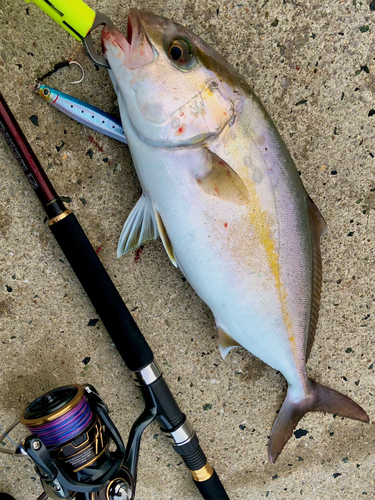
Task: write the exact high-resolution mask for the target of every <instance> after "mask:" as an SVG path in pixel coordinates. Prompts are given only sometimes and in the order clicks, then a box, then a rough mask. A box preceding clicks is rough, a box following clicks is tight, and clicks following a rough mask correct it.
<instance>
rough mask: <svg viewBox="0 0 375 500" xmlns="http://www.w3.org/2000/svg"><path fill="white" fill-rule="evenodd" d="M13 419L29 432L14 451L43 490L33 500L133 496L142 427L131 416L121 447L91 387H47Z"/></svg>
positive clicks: (111, 499)
mask: <svg viewBox="0 0 375 500" xmlns="http://www.w3.org/2000/svg"><path fill="white" fill-rule="evenodd" d="M141 420H142V419H141ZM19 422H20V423H21V424H23V425H24V426H25V427H26V428H27V429H28V430H29V431H30V432H31V435H29V436H27V437H26V438H25V439H24V440H23V442H22V445H21V446H19V448H18V449H17V450H16V453H17V454H20V453H21V454H23V455H28V456H29V457H30V458H31V459H32V461H33V462H34V464H35V470H36V472H37V474H38V476H39V478H40V481H41V483H42V486H43V489H44V493H43V494H42V495H41V496H40V497H39V499H38V500H43V499H46V498H51V499H55V500H61V499H66V500H71V499H73V498H74V499H75V500H132V499H133V498H134V493H135V476H136V468H137V462H138V454H139V441H140V437H141V434H142V432H143V430H144V428H145V425H142V423H141V422H140V419H138V420H137V422H136V424H135V425H134V426H133V428H132V433H131V436H132V438H131V439H129V443H128V447H127V450H125V447H124V443H123V441H122V439H121V436H120V435H119V433H118V431H117V429H116V427H115V425H114V423H113V422H112V420H111V419H110V417H109V415H108V409H107V407H106V405H105V404H104V402H103V400H102V399H101V398H100V396H99V395H98V393H97V391H96V390H95V388H94V387H93V386H91V385H87V386H85V387H83V386H81V385H70V386H65V387H58V388H57V389H53V390H52V391H49V392H47V393H45V394H43V395H42V396H40V397H38V398H37V399H35V400H34V401H33V402H32V403H30V404H29V405H28V406H27V408H26V409H25V410H24V412H23V413H22V415H21V416H20V419H19ZM17 423H18V422H17ZM148 423H150V422H149V421H148V422H147V425H148ZM15 425H16V424H14V425H13V426H12V427H11V429H12V428H14V426H15ZM2 437H3V436H2ZM0 440H1V439H0ZM134 444H135V448H134ZM4 451H5V450H4ZM6 452H8V453H12V452H11V451H10V450H7V451H6Z"/></svg>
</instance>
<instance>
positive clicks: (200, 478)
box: [190, 462, 214, 483]
mask: <svg viewBox="0 0 375 500" xmlns="http://www.w3.org/2000/svg"><path fill="white" fill-rule="evenodd" d="M190 472H191V473H192V475H193V479H194V481H197V482H198V483H203V482H204V481H207V479H210V477H211V476H212V474H213V473H214V470H213V468H212V467H211V465H210V464H209V463H208V462H207V463H206V465H205V466H204V467H202V468H201V469H199V470H191V471H190Z"/></svg>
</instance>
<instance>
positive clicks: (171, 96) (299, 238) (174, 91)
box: [102, 9, 368, 462]
mask: <svg viewBox="0 0 375 500" xmlns="http://www.w3.org/2000/svg"><path fill="white" fill-rule="evenodd" d="M102 43H103V46H104V50H105V55H106V57H107V59H108V62H109V65H110V67H111V72H110V76H111V78H112V82H113V84H114V87H115V90H116V93H117V98H118V102H119V108H120V114H121V120H122V125H123V127H124V131H125V134H126V137H127V139H128V144H129V149H130V152H131V155H132V158H133V161H134V165H135V168H136V170H137V174H138V177H139V180H140V183H141V185H142V190H143V193H142V196H141V198H140V199H139V201H138V202H137V204H136V206H135V207H134V208H133V210H132V212H131V214H130V215H129V217H128V219H127V221H126V222H125V225H124V229H123V231H122V234H121V237H120V241H119V246H118V254H119V255H121V254H123V253H125V252H127V251H129V250H130V249H132V248H136V247H138V246H139V245H141V244H142V243H143V242H144V241H146V240H147V239H150V238H152V237H155V236H158V235H160V237H161V239H162V241H163V244H164V247H165V249H166V251H167V253H168V255H169V258H170V259H171V261H172V262H173V264H174V265H176V266H178V267H179V268H180V269H181V271H182V272H183V273H184V275H185V276H186V278H187V279H188V281H189V283H190V284H191V285H192V287H193V288H194V290H195V291H196V292H197V294H198V295H199V296H200V297H201V299H202V300H204V302H205V303H206V304H207V305H208V306H209V308H210V309H211V311H212V313H213V315H214V318H215V322H216V327H217V332H218V337H219V345H220V350H221V352H222V354H223V356H225V355H226V354H227V352H228V351H229V350H230V349H231V348H232V347H234V346H238V345H240V346H242V347H244V348H245V349H248V350H249V351H251V352H252V353H253V354H254V355H255V356H257V357H258V358H260V359H261V360H263V361H264V362H265V363H267V364H268V365H270V366H272V367H273V368H274V369H275V370H279V371H280V372H281V373H282V374H283V376H284V377H285V379H286V381H287V383H288V391H287V394H286V397H285V400H284V403H283V405H282V407H281V409H280V411H279V413H278V415H277V418H276V420H275V423H274V425H273V428H272V431H271V436H270V440H269V444H268V454H269V459H270V461H271V462H274V461H275V460H276V459H277V457H278V455H279V454H280V452H281V450H282V448H283V447H284V445H285V443H286V442H287V441H288V439H289V438H290V436H291V435H292V433H293V429H294V428H295V427H296V425H297V423H298V422H299V420H300V419H301V418H302V417H303V415H305V414H306V413H307V412H308V411H326V412H330V413H337V414H338V415H340V416H343V417H349V418H353V419H357V420H362V421H364V422H368V416H367V415H366V413H365V412H364V410H363V409H362V408H361V407H360V406H358V405H357V404H356V403H355V402H354V401H352V400H351V399H350V398H348V397H347V396H344V395H343V394H340V393H338V392H336V391H334V390H332V389H330V388H329V387H325V386H323V385H322V384H320V383H318V382H316V381H314V380H312V379H310V378H309V376H308V374H307V370H306V359H307V358H308V356H309V353H310V350H311V347H312V344H313V341H314V336H315V330H316V325H317V321H318V310H319V302H320V289H321V281H322V274H321V267H322V266H321V255H320V237H321V236H322V234H324V233H325V231H326V224H325V221H324V219H323V217H322V215H321V214H320V212H319V210H318V208H317V207H316V206H315V204H314V203H313V201H312V200H311V198H310V197H309V196H308V194H307V193H306V191H305V188H304V186H303V185H302V182H301V179H300V177H299V175H298V172H297V169H296V167H295V165H294V162H293V159H292V157H291V156H290V154H289V152H288V150H287V148H286V146H285V144H284V141H283V140H282V138H281V137H280V134H279V133H278V131H277V129H276V127H275V125H274V123H273V122H272V120H271V118H270V117H269V115H268V113H267V111H266V110H265V109H264V107H263V106H262V104H261V103H260V102H259V99H258V98H257V97H256V96H255V95H254V92H253V91H252V90H251V88H250V87H249V86H248V84H247V83H246V82H245V81H244V80H243V78H242V77H241V76H240V75H239V74H238V73H237V72H236V71H235V69H234V68H232V67H231V66H230V65H229V64H228V62H227V61H225V60H224V59H223V58H222V57H221V56H220V55H219V54H218V53H217V52H216V51H215V50H214V49H213V48H212V47H210V46H209V45H207V44H206V43H205V42H204V41H203V40H202V39H200V38H198V37H197V36H196V35H194V33H192V32H191V31H190V30H188V29H186V28H184V27H183V26H181V25H178V24H176V23H174V22H173V21H171V20H169V19H166V18H163V17H159V16H155V15H153V14H150V13H148V12H143V11H136V10H135V9H130V11H129V19H128V39H126V38H125V37H124V36H123V35H122V34H121V33H120V32H119V31H118V30H116V29H115V28H114V27H113V26H105V27H104V29H103V31H102Z"/></svg>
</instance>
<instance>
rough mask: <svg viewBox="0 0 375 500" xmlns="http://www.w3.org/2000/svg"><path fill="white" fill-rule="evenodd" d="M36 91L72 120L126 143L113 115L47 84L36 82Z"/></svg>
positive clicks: (117, 121)
mask: <svg viewBox="0 0 375 500" xmlns="http://www.w3.org/2000/svg"><path fill="white" fill-rule="evenodd" d="M36 91H37V92H38V94H39V95H40V96H42V97H43V99H44V100H45V101H47V102H49V103H50V104H52V106H54V107H55V108H57V109H58V110H59V111H62V112H63V113H64V114H66V115H68V116H69V117H70V118H72V119H73V120H75V121H77V122H79V123H82V124H83V125H86V126H87V127H89V128H91V129H93V130H95V131H96V132H99V133H100V134H104V135H107V136H109V137H111V138H112V139H116V140H117V141H120V142H123V143H124V144H127V140H126V137H125V135H124V130H123V128H122V125H121V121H120V120H119V119H118V118H116V117H115V116H113V115H111V114H109V113H106V112H105V111H102V110H101V109H99V108H97V107H96V106H92V105H91V104H88V103H87V102H84V101H81V100H80V99H76V98H75V97H72V96H71V95H69V94H65V93H64V92H61V91H60V90H57V89H54V88H52V87H49V86H48V85H42V84H38V85H37V86H36Z"/></svg>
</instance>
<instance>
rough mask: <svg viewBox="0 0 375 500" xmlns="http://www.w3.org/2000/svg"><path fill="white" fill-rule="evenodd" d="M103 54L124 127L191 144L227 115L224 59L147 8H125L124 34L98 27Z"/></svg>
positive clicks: (154, 139)
mask: <svg viewBox="0 0 375 500" xmlns="http://www.w3.org/2000/svg"><path fill="white" fill-rule="evenodd" d="M102 45H103V52H104V54H105V57H106V58H107V59H108V62H109V65H110V67H111V78H112V81H113V83H114V87H115V90H116V93H117V96H118V101H119V105H120V111H121V118H122V121H123V126H124V129H125V132H126V133H128V132H127V130H126V129H127V127H132V129H134V131H135V132H136V133H137V134H138V136H140V137H141V138H142V139H143V140H144V141H145V142H147V143H149V144H151V145H154V146H162V147H175V146H180V145H189V144H197V143H200V142H202V141H204V140H205V139H207V138H208V137H210V136H213V135H216V134H218V133H220V131H221V130H222V129H223V128H224V126H225V125H226V124H227V123H228V122H230V120H232V119H233V115H234V111H233V100H232V93H233V88H232V86H231V85H230V84H228V78H223V74H224V73H228V71H229V72H230V70H228V63H227V62H226V61H225V60H224V59H222V58H221V56H219V54H218V53H217V52H216V51H214V49H212V48H211V47H210V46H209V45H207V44H206V43H205V42H203V40H201V39H200V38H199V37H197V36H196V35H194V34H193V33H192V32H191V31H190V30H189V29H187V28H184V27H183V26H181V25H179V24H177V23H174V22H173V21H171V20H169V19H166V18H164V17H160V16H157V15H154V14H151V13H148V12H144V11H138V10H135V9H130V10H129V16H128V35H127V38H125V37H124V36H123V35H122V34H121V33H120V31H118V30H117V29H116V28H115V27H113V26H109V25H108V26H105V27H104V29H103V32H102Z"/></svg>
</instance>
